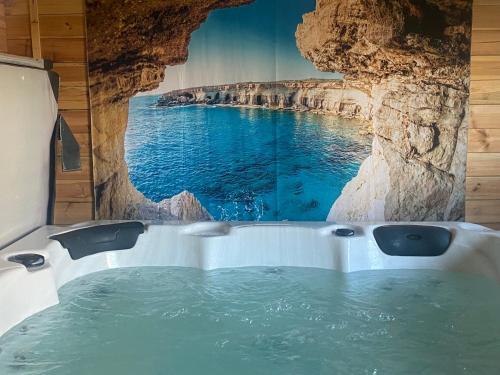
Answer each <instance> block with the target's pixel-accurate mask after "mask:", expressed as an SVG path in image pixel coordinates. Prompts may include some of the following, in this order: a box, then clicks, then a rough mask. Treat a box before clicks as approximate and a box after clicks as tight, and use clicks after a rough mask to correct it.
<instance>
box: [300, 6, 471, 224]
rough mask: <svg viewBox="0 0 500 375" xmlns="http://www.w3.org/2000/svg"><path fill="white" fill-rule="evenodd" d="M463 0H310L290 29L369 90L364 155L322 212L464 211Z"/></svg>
mask: <svg viewBox="0 0 500 375" xmlns="http://www.w3.org/2000/svg"><path fill="white" fill-rule="evenodd" d="M471 8H472V1H468V0H335V1H333V0H317V3H316V9H315V10H314V11H313V12H311V13H308V14H306V15H304V17H303V23H301V24H300V25H299V26H298V28H297V31H296V39H297V46H298V48H299V50H300V51H301V53H302V55H303V56H304V57H305V58H307V59H309V60H310V61H311V62H312V63H313V64H314V65H315V66H316V68H317V69H319V70H321V71H328V72H340V73H344V79H345V84H346V85H349V86H351V87H360V88H362V89H363V91H364V92H367V93H368V94H369V96H370V98H371V100H370V103H371V105H372V106H373V107H372V109H371V115H372V120H371V121H372V128H373V133H374V140H373V150H372V155H371V156H370V157H369V158H368V159H367V160H365V161H364V162H363V164H362V166H361V168H360V170H359V173H358V175H357V176H356V177H355V178H354V179H353V180H352V181H350V182H349V183H348V184H347V185H346V187H345V188H344V190H343V192H342V194H341V196H340V197H339V198H338V199H337V201H336V202H335V203H334V205H333V207H332V209H331V211H330V214H329V216H328V220H334V221H356V220H359V221H364V220H431V221H432V220H461V219H463V218H464V199H465V191H464V190H465V167H466V164H465V158H466V133H467V132H466V129H467V124H468V98H469V70H470V36H471V13H472V9H471Z"/></svg>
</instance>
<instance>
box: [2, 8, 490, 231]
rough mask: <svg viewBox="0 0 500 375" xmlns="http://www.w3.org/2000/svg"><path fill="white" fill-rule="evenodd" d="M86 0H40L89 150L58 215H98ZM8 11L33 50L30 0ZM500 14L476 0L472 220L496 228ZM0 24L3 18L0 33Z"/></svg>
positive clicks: (60, 175)
mask: <svg viewBox="0 0 500 375" xmlns="http://www.w3.org/2000/svg"><path fill="white" fill-rule="evenodd" d="M0 1H1V0H0ZM84 1H85V0H65V1H60V0H38V13H39V21H40V39H41V48H42V56H43V57H44V58H48V59H51V60H53V61H54V62H55V70H56V71H58V72H59V74H60V75H61V82H62V87H61V102H60V108H61V112H62V113H63V114H64V116H65V117H66V119H67V121H68V123H69V124H70V126H71V128H72V129H73V131H74V132H75V134H76V137H77V139H78V141H79V142H80V145H81V148H82V155H83V160H82V171H79V172H70V173H64V172H62V170H61V169H60V168H61V167H60V164H58V170H57V206H56V222H57V223H73V222H78V221H83V220H89V219H91V218H92V215H93V203H92V199H93V198H92V177H91V176H92V164H91V163H92V160H91V151H90V150H91V147H90V120H89V104H88V94H87V79H86V57H85V18H84ZM0 12H1V10H0ZM5 12H6V25H7V33H6V34H7V48H8V51H9V53H13V54H20V55H24V56H32V44H31V37H30V35H31V27H30V17H29V3H28V0H9V1H8V2H7V5H6V9H5ZM499 20H500V0H475V2H474V14H473V35H472V55H473V56H472V75H471V124H470V130H469V153H468V164H467V202H466V219H467V221H471V222H476V223H481V224H485V225H488V226H491V227H494V228H497V229H500V21H499ZM1 30H2V28H1V21H0V36H1V32H2V31H1ZM0 39H1V38H0ZM0 43H1V41H0ZM0 46H1V44H0ZM0 48H1V47H0Z"/></svg>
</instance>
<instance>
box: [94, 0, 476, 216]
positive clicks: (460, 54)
mask: <svg viewBox="0 0 500 375" xmlns="http://www.w3.org/2000/svg"><path fill="white" fill-rule="evenodd" d="M471 8H472V2H471V1H466V0H403V1H400V0H316V1H315V0H206V1H198V0H150V1H147V2H135V1H126V0H115V1H109V0H106V1H105V0H87V17H86V18H87V34H88V60H89V78H90V98H91V113H92V141H93V167H94V183H95V199H96V218H99V219H153V220H154V219H160V220H245V221H246V220H250V221H253V220H301V221H305V220H320V221H323V220H334V221H366V220H462V219H463V217H464V199H465V163H466V135H467V123H468V96H469V69H470V34H471Z"/></svg>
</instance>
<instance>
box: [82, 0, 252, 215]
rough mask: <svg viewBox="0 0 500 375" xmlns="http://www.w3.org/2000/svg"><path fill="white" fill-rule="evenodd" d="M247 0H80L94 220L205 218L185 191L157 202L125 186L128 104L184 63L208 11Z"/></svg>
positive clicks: (241, 3)
mask: <svg viewBox="0 0 500 375" xmlns="http://www.w3.org/2000/svg"><path fill="white" fill-rule="evenodd" d="M252 1H253V0H203V1H199V0H148V1H137V0H121V1H108V0H87V1H86V4H87V6H86V10H87V14H86V20H87V51H88V52H87V53H88V60H89V81H90V100H91V105H92V143H93V166H94V184H95V200H96V218H98V219H127V218H138V217H140V218H145V219H154V218H160V219H161V218H168V219H179V220H183V219H189V220H204V219H208V218H209V217H210V215H209V214H208V212H206V210H204V209H203V208H202V207H201V205H199V202H198V201H197V200H196V198H194V197H193V196H191V195H189V194H188V193H186V192H183V193H181V194H179V195H178V196H176V197H173V198H171V199H169V200H167V201H162V202H160V203H159V204H155V203H153V202H151V201H150V200H148V199H146V198H145V197H144V196H143V195H142V194H141V193H139V192H138V191H137V190H136V189H135V188H134V186H133V185H132V184H131V183H130V181H129V178H128V169H127V164H126V162H125V159H124V154H125V149H124V139H125V131H126V128H127V122H128V100H129V98H130V97H132V96H134V95H135V94H137V93H138V92H141V91H149V90H152V89H154V88H157V87H158V85H159V83H160V82H162V81H163V79H164V70H165V66H166V65H176V64H182V63H184V62H185V61H186V60H187V57H188V44H189V40H190V36H191V33H192V32H193V31H194V30H196V29H197V28H198V27H199V26H200V25H201V23H202V22H203V21H205V19H206V18H207V16H208V14H209V12H210V11H211V10H214V9H218V8H224V7H232V6H239V5H243V4H248V3H250V2H252ZM149 214H151V215H152V216H150V215H149ZM146 216H147V217H146Z"/></svg>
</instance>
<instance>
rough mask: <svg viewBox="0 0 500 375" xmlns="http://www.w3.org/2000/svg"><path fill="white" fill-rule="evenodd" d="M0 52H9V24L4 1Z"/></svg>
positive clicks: (0, 2) (0, 7)
mask: <svg viewBox="0 0 500 375" xmlns="http://www.w3.org/2000/svg"><path fill="white" fill-rule="evenodd" d="M0 52H7V24H6V23H5V5H4V3H3V0H0Z"/></svg>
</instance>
